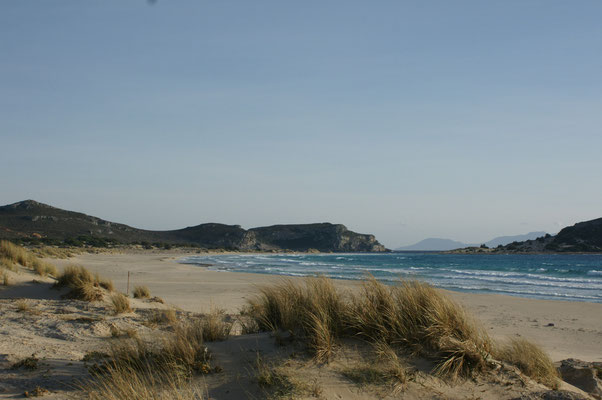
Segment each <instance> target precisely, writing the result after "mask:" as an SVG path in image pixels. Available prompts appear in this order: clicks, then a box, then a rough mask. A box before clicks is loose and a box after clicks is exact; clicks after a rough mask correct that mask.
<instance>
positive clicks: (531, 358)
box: [496, 338, 560, 389]
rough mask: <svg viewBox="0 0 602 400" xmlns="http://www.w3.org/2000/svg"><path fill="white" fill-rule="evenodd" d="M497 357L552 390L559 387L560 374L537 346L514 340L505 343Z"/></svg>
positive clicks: (525, 341)
mask: <svg viewBox="0 0 602 400" xmlns="http://www.w3.org/2000/svg"><path fill="white" fill-rule="evenodd" d="M496 353H497V354H496V356H497V357H498V358H499V359H501V360H503V361H506V362H508V363H510V364H512V365H515V366H516V367H517V368H518V369H519V370H520V371H521V372H522V373H524V374H525V375H527V376H528V377H530V378H533V379H534V380H535V381H537V382H539V383H541V384H544V385H546V386H548V387H550V388H552V389H557V388H558V387H559V383H560V381H559V374H558V370H557V369H556V367H555V366H554V363H553V361H552V360H551V359H550V357H549V356H548V355H547V354H546V353H545V351H543V349H541V348H540V347H539V346H537V345H536V344H534V343H532V342H530V341H528V340H525V339H516V338H512V339H510V340H509V341H508V342H507V343H505V344H504V345H503V346H502V347H501V349H500V350H498V351H497V352H496Z"/></svg>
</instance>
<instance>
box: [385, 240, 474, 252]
mask: <svg viewBox="0 0 602 400" xmlns="http://www.w3.org/2000/svg"><path fill="white" fill-rule="evenodd" d="M462 247H468V245H467V244H466V243H462V242H457V241H455V240H451V239H439V238H428V239H424V240H421V241H420V242H418V243H415V244H413V245H411V246H402V247H398V248H396V249H395V250H399V251H447V250H454V249H459V248H462Z"/></svg>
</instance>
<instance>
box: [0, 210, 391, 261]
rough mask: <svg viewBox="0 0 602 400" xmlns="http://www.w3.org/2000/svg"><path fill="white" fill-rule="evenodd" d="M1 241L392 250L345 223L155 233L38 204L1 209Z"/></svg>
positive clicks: (212, 227)
mask: <svg viewBox="0 0 602 400" xmlns="http://www.w3.org/2000/svg"><path fill="white" fill-rule="evenodd" d="M0 239H9V240H17V241H21V242H24V243H48V244H68V245H76V246H77V245H93V246H106V245H115V244H143V245H151V244H155V245H157V244H160V245H163V246H166V245H174V244H179V245H194V246H198V247H201V248H206V249H229V250H241V251H279V250H293V251H311V250H317V251H322V252H382V251H386V249H385V247H384V246H383V245H381V244H380V243H379V242H378V241H377V240H376V238H375V237H374V236H373V235H367V234H360V233H356V232H352V231H350V230H348V229H347V228H346V227H345V226H344V225H340V224H331V223H317V224H299V225H274V226H268V227H259V228H252V229H249V230H246V229H243V228H242V227H241V226H240V225H225V224H218V223H206V224H201V225H196V226H191V227H187V228H183V229H177V230H170V231H150V230H144V229H138V228H134V227H131V226H128V225H124V224H119V223H115V222H110V221H105V220H103V219H100V218H97V217H94V216H90V215H86V214H82V213H78V212H73V211H67V210H62V209H60V208H56V207H52V206H49V205H47V204H43V203H39V202H37V201H33V200H25V201H20V202H17V203H14V204H9V205H6V206H2V207H0Z"/></svg>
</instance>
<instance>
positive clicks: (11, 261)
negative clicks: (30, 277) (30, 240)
mask: <svg viewBox="0 0 602 400" xmlns="http://www.w3.org/2000/svg"><path fill="white" fill-rule="evenodd" d="M0 262H1V264H2V265H3V266H5V267H6V268H7V269H10V270H12V271H16V270H17V268H16V265H15V264H20V265H22V266H24V267H27V268H31V269H33V270H34V271H35V273H36V274H38V275H40V276H47V275H51V276H53V277H56V276H57V275H58V272H57V269H56V267H55V266H54V265H53V264H50V263H48V262H46V261H42V260H40V259H39V258H38V257H36V256H35V255H34V254H33V253H31V252H29V251H28V250H27V249H25V248H24V247H21V246H17V245H16V244H13V243H11V242H9V241H6V240H2V241H0Z"/></svg>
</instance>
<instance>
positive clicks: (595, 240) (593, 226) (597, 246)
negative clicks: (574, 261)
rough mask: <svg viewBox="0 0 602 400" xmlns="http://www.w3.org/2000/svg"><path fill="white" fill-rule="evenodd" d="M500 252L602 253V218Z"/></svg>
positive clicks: (516, 243) (580, 223) (518, 243)
mask: <svg viewBox="0 0 602 400" xmlns="http://www.w3.org/2000/svg"><path fill="white" fill-rule="evenodd" d="M497 250H499V251H514V252H584V253H592V252H593V253H599V252H602V218H597V219H593V220H590V221H584V222H579V223H576V224H575V225H573V226H569V227H566V228H564V229H562V230H561V231H560V232H558V234H557V235H555V236H551V235H545V236H543V237H539V238H537V239H535V240H526V241H523V242H513V243H510V244H509V245H507V246H503V247H501V248H499V249H497Z"/></svg>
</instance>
